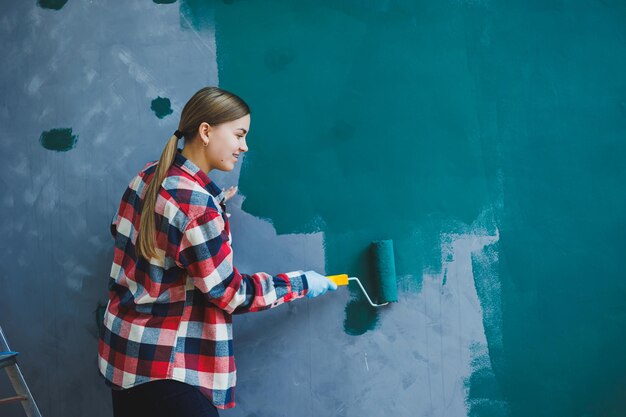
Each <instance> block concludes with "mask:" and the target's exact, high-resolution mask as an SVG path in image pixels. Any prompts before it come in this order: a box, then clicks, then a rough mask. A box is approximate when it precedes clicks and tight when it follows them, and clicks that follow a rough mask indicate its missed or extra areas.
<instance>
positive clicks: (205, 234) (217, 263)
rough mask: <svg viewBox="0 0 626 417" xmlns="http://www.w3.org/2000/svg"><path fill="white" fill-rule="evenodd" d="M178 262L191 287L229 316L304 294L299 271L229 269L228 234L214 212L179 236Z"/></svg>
mask: <svg viewBox="0 0 626 417" xmlns="http://www.w3.org/2000/svg"><path fill="white" fill-rule="evenodd" d="M178 261H179V263H180V264H181V265H182V266H183V267H184V268H185V269H186V271H187V273H188V275H189V277H191V279H192V280H193V283H194V285H195V287H196V288H198V289H199V290H200V291H201V292H202V293H203V294H204V295H205V297H206V298H207V299H208V300H209V301H210V302H211V303H213V304H215V305H216V306H217V307H219V308H220V309H222V310H224V311H226V312H228V313H230V314H240V313H247V312H256V311H261V310H265V309H268V308H273V307H276V306H278V305H280V304H282V303H286V302H289V301H292V300H295V299H297V298H302V297H304V296H305V295H306V293H307V291H308V284H307V281H306V278H305V276H304V272H302V271H294V272H288V273H282V274H278V275H275V276H272V275H270V274H267V273H265V272H257V273H255V274H251V275H248V274H242V273H240V272H239V271H238V270H237V268H235V267H234V266H233V251H232V247H231V245H230V241H229V235H228V232H227V230H226V227H225V224H224V218H223V217H222V215H221V214H220V213H219V212H218V211H217V210H208V211H207V212H206V213H205V214H203V215H201V216H200V217H198V218H197V219H194V220H192V221H190V222H189V224H188V225H187V227H186V228H185V230H184V232H183V235H182V239H181V243H180V247H179V252H178Z"/></svg>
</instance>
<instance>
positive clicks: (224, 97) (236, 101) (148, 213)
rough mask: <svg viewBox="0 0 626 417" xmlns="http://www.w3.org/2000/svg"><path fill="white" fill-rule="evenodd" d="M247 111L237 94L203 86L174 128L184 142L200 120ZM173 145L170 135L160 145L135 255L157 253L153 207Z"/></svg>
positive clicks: (238, 115)
mask: <svg viewBox="0 0 626 417" xmlns="http://www.w3.org/2000/svg"><path fill="white" fill-rule="evenodd" d="M247 114H250V108H249V107H248V105H247V104H246V103H245V101H243V100H242V99H241V98H240V97H238V96H236V95H234V94H233V93H230V92H228V91H226V90H222V89H221V88H217V87H205V88H202V89H200V90H199V91H198V92H196V93H195V94H194V95H193V96H192V97H191V98H190V99H189V101H188V102H187V104H185V107H184V108H183V112H182V113H181V115H180V122H179V123H178V130H179V131H180V132H181V133H182V135H183V137H184V138H185V142H186V143H187V142H188V141H191V140H193V139H194V138H195V137H196V136H197V133H198V128H199V127H200V124H201V123H202V122H206V123H208V124H210V125H212V126H213V125H218V124H220V123H225V122H230V121H233V120H237V119H239V118H241V117H243V116H245V115H247ZM177 146H178V137H176V135H172V136H171V137H170V139H169V140H168V141H167V144H166V145H165V149H163V153H162V154H161V158H159V162H158V164H157V167H156V171H155V173H154V175H153V177H152V180H151V181H150V183H149V184H148V186H147V189H146V193H145V196H144V199H143V206H142V208H141V219H140V221H139V235H138V236H137V246H136V247H137V255H138V256H140V257H143V258H145V259H150V258H152V257H156V256H157V252H156V248H155V246H156V245H155V239H154V238H155V227H156V225H155V222H156V216H155V212H154V207H155V205H156V200H157V197H158V195H159V190H160V188H161V184H162V183H163V180H164V179H165V177H166V176H167V172H168V171H169V169H170V167H171V166H172V164H173V163H174V158H175V157H176V150H177Z"/></svg>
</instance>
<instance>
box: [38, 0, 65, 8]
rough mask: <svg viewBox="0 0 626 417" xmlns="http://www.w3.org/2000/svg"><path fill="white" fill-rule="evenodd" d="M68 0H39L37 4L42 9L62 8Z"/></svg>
mask: <svg viewBox="0 0 626 417" xmlns="http://www.w3.org/2000/svg"><path fill="white" fill-rule="evenodd" d="M65 3H67V0H37V5H38V6H39V7H41V8H42V9H52V10H61V8H62V7H63V6H65Z"/></svg>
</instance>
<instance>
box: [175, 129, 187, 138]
mask: <svg viewBox="0 0 626 417" xmlns="http://www.w3.org/2000/svg"><path fill="white" fill-rule="evenodd" d="M174 136H176V137H177V138H178V139H180V138H182V137H183V136H185V135H183V132H181V131H180V130H176V132H174Z"/></svg>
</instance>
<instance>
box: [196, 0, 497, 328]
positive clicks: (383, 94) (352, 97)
mask: <svg viewBox="0 0 626 417" xmlns="http://www.w3.org/2000/svg"><path fill="white" fill-rule="evenodd" d="M401 3H402V4H403V6H402V7H399V8H398V9H397V10H396V9H392V10H390V11H388V12H384V11H381V10H379V8H378V6H376V7H367V6H359V5H356V4H350V5H348V4H347V3H342V2H338V3H334V2H322V3H321V4H320V3H318V2H307V1H305V2H302V3H298V4H292V5H284V4H282V3H281V2H269V3H264V5H263V6H262V7H261V6H260V5H259V7H253V6H252V5H251V4H246V5H245V6H243V5H239V3H237V2H235V3H234V4H232V5H229V6H228V7H226V6H224V7H220V6H217V8H216V13H217V14H216V18H217V27H216V31H217V45H218V60H219V62H218V65H219V67H220V70H221V71H220V85H221V86H222V87H224V88H227V89H230V90H233V91H234V92H236V93H238V94H240V95H241V96H242V97H245V99H246V100H247V101H249V103H250V105H251V106H252V111H253V120H252V130H251V133H250V135H249V146H250V152H249V153H248V155H247V156H246V160H245V167H244V169H242V174H241V178H240V184H239V188H240V190H241V191H242V193H243V194H245V195H246V200H245V202H244V203H243V208H244V210H246V211H247V212H249V213H251V214H253V215H255V216H258V217H261V218H271V219H272V221H273V224H274V226H275V227H276V229H277V231H278V232H279V233H306V232H312V231H316V230H313V229H311V228H309V227H308V225H310V224H312V223H313V220H314V219H315V218H316V217H321V218H322V219H323V224H324V226H323V229H322V230H323V232H324V234H325V245H326V251H325V253H326V259H327V264H326V270H327V272H328V273H329V274H334V273H343V272H345V273H348V274H350V275H355V276H359V277H362V276H365V275H367V274H368V272H369V271H368V268H367V266H366V265H364V264H363V263H361V262H358V261H357V260H358V259H359V258H360V257H361V256H362V253H363V251H365V250H366V248H367V247H368V245H369V244H370V242H372V241H375V240H382V239H393V240H394V243H395V250H396V257H397V259H396V267H397V273H398V275H403V276H409V277H412V279H415V280H421V273H422V271H423V270H428V271H432V272H438V271H440V270H441V250H440V232H441V230H445V231H447V232H459V233H461V232H463V231H464V230H466V229H467V226H465V224H471V223H472V222H473V221H474V220H475V219H476V218H477V217H478V216H479V214H480V213H481V211H482V210H483V209H484V208H485V207H487V206H489V205H490V204H491V200H490V196H491V195H492V194H494V193H495V192H496V189H497V188H496V186H497V181H496V166H495V164H494V163H493V156H494V155H495V152H496V149H497V148H496V143H495V141H494V138H493V137H492V136H488V135H487V136H481V135H479V133H478V132H479V124H478V123H479V120H478V119H477V118H476V115H475V112H474V111H472V109H473V108H474V107H475V103H476V101H477V100H478V97H477V92H476V91H475V90H474V89H473V88H471V85H472V83H473V80H472V79H471V78H470V76H469V74H468V73H467V71H466V62H467V56H466V55H465V50H464V48H463V47H462V46H459V44H460V45H462V44H463V42H464V39H465V31H464V29H462V27H459V28H457V29H455V30H450V27H444V26H438V25H435V24H433V23H432V22H430V20H429V19H430V17H429V16H430V15H432V14H433V13H434V14H436V13H442V11H441V10H438V8H437V7H435V6H428V7H430V8H432V9H433V10H430V11H429V13H427V14H426V15H422V14H423V13H422V12H420V10H419V8H417V7H416V6H415V5H412V3H411V2H401ZM404 3H407V4H404ZM442 7H443V6H442ZM277 11H280V12H277ZM456 13H457V14H458V13H459V12H458V11H457V12H456ZM195 20H196V21H197V20H199V17H197V18H196V19H195ZM234 20H237V21H241V22H245V24H246V33H245V34H243V33H240V31H238V29H237V28H236V27H234V26H232V25H228V24H226V22H229V21H231V22H232V21H234ZM220 22H225V23H224V24H223V25H220ZM453 22H454V23H457V22H459V23H460V22H461V15H460V14H459V15H458V16H456V17H455V18H453ZM381 27H384V28H385V30H384V31H381V30H380V28H381ZM250 34H253V36H252V37H251V36H250ZM433 38H435V39H440V42H439V43H438V44H433V42H432V39H433ZM398 39H402V40H403V41H402V42H398ZM229 51H232V52H229ZM243 56H245V57H246V59H243V58H242V57H243ZM396 63H401V64H396ZM250 74H255V75H254V77H250ZM452 98H453V99H452ZM444 115H445V116H444ZM283 123H286V124H287V125H288V126H289V128H278V127H277V126H281V125H282V124H283ZM268 167H272V168H270V169H268ZM261 184H265V185H266V186H263V187H262V186H260V185H261ZM267 184H271V186H270V187H268V186H267ZM267 201H288V202H289V204H267V203H266V202H267ZM411 287H412V288H419V285H418V283H416V285H413V286H411ZM368 288H371V286H370V287H368ZM353 296H355V297H360V295H359V294H358V293H354V292H353ZM349 311H352V310H349ZM360 319H361V318H356V320H360ZM351 322H352V320H350V319H348V320H346V321H345V323H346V324H347V326H346V328H345V331H346V332H347V333H354V332H355V331H357V329H351V328H349V324H350V323H351ZM372 324H373V323H372Z"/></svg>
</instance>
